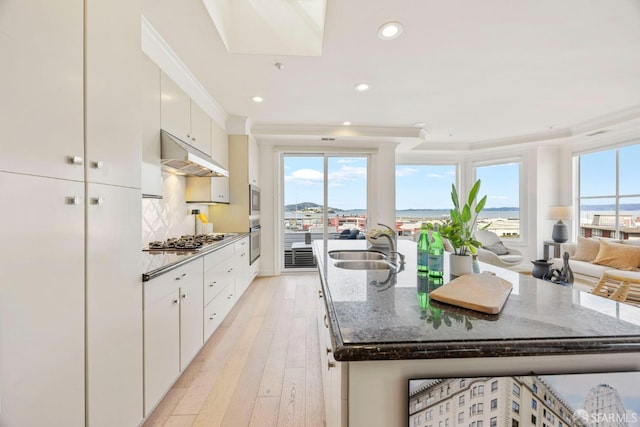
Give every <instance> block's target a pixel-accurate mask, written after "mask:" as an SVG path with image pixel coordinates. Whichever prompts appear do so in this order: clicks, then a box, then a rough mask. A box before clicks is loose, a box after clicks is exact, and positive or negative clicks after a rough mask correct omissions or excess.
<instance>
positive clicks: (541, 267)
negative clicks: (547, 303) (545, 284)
mask: <svg viewBox="0 0 640 427" xmlns="http://www.w3.org/2000/svg"><path fill="white" fill-rule="evenodd" d="M531 263H532V264H533V269H532V270H531V275H532V276H533V277H535V278H536V279H544V277H545V276H547V275H548V274H549V268H551V266H552V265H553V263H552V262H549V261H547V260H546V259H537V260H535V261H531Z"/></svg>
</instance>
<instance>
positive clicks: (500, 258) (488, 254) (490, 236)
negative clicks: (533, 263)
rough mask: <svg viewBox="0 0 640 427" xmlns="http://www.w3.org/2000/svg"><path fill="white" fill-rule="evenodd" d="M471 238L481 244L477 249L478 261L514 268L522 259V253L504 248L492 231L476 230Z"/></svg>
mask: <svg viewBox="0 0 640 427" xmlns="http://www.w3.org/2000/svg"><path fill="white" fill-rule="evenodd" d="M473 236H474V237H475V239H476V240H477V241H479V242H480V243H482V247H481V248H478V249H477V251H478V260H479V261H481V262H485V263H487V264H491V265H497V266H498V267H505V268H509V267H515V266H516V265H518V264H520V263H521V262H522V260H523V259H524V256H523V254H522V252H520V251H519V250H517V249H511V248H506V247H505V246H504V244H503V243H502V241H501V240H500V238H499V237H498V235H497V234H496V233H494V232H493V231H488V230H476V231H475V232H474V233H473Z"/></svg>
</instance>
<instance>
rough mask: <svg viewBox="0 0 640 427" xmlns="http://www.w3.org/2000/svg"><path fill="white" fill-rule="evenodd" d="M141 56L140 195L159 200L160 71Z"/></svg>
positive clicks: (160, 190) (160, 175) (160, 195)
mask: <svg viewBox="0 0 640 427" xmlns="http://www.w3.org/2000/svg"><path fill="white" fill-rule="evenodd" d="M140 56H141V62H142V64H141V70H142V72H141V79H140V99H141V109H140V115H141V117H140V118H141V121H142V129H141V133H142V183H141V185H142V195H143V196H147V197H149V196H151V197H162V172H161V168H160V68H159V67H158V66H157V65H156V64H155V63H154V62H153V61H151V59H150V58H149V57H148V56H147V55H145V54H144V53H141V54H140Z"/></svg>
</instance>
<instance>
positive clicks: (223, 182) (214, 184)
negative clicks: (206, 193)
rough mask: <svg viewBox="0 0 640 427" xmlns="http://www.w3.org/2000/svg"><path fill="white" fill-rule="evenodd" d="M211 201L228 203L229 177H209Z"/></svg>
mask: <svg viewBox="0 0 640 427" xmlns="http://www.w3.org/2000/svg"><path fill="white" fill-rule="evenodd" d="M211 201H212V202H218V203H229V178H227V177H218V178H211Z"/></svg>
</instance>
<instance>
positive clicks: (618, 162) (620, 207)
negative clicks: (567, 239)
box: [578, 144, 640, 239]
mask: <svg viewBox="0 0 640 427" xmlns="http://www.w3.org/2000/svg"><path fill="white" fill-rule="evenodd" d="M638 158H640V144H636V145H629V146H626V147H621V148H617V149H613V150H606V151H598V152H595V153H590V154H583V155H581V156H579V157H578V162H579V175H580V178H579V186H580V187H579V215H578V216H579V224H580V235H582V236H585V237H590V236H602V237H611V238H618V239H640V232H638V231H637V225H640V210H639V209H637V205H638V203H640V188H639V187H638V182H639V181H640V169H639V168H638V166H637V159H638Z"/></svg>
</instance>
